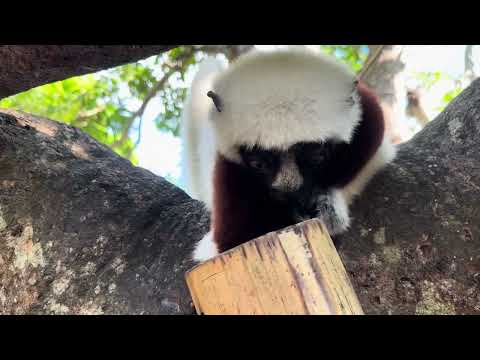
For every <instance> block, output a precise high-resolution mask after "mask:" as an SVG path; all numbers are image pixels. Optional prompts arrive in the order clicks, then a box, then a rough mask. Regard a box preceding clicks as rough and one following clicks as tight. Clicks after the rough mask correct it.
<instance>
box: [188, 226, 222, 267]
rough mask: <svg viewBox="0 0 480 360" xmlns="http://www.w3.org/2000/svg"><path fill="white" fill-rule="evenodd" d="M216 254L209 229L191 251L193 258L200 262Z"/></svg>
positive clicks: (216, 250)
mask: <svg viewBox="0 0 480 360" xmlns="http://www.w3.org/2000/svg"><path fill="white" fill-rule="evenodd" d="M217 255H218V249H217V245H216V244H215V243H214V242H213V236H212V232H211V231H209V232H208V233H206V234H205V236H204V237H203V238H202V240H200V241H199V242H198V243H197V245H196V247H195V251H194V252H193V260H195V261H200V262H202V261H206V260H208V259H211V258H213V257H215V256H217Z"/></svg>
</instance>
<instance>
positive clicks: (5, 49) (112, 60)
mask: <svg viewBox="0 0 480 360" xmlns="http://www.w3.org/2000/svg"><path fill="white" fill-rule="evenodd" d="M173 47H175V45H150V46H143V45H128V46H126V45H125V46H124V45H112V46H100V45H98V46H97V45H92V46H85V45H61V46H60V45H28V46H27V45H2V46H0V99H2V98H4V97H7V96H10V95H14V94H17V93H19V92H22V91H26V90H28V89H31V88H34V87H36V86H39V85H43V84H47V83H50V82H54V81H59V80H64V79H66V78H69V77H72V76H78V75H84V74H88V73H92V72H96V71H100V70H104V69H108V68H111V67H114V66H118V65H123V64H126V63H129V62H135V61H138V60H141V59H144V58H147V57H149V56H153V55H157V54H160V53H162V52H164V51H167V50H169V49H171V48H173Z"/></svg>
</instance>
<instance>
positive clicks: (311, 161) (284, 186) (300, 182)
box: [239, 141, 348, 217]
mask: <svg viewBox="0 0 480 360" xmlns="http://www.w3.org/2000/svg"><path fill="white" fill-rule="evenodd" d="M239 150H240V155H241V158H242V160H243V165H244V166H246V167H247V168H248V169H249V171H251V173H252V175H253V176H255V177H256V178H257V179H258V182H259V183H260V184H261V185H262V186H264V187H265V188H266V190H267V191H269V192H270V194H271V196H272V198H274V199H275V200H276V201H279V202H287V203H288V204H289V207H291V209H292V211H293V212H294V213H295V214H297V215H299V216H300V217H315V216H316V212H315V204H314V199H315V198H317V197H318V195H321V194H325V193H326V192H327V191H328V190H329V189H331V188H332V187H335V185H337V184H336V181H337V179H339V178H341V173H340V172H341V171H342V170H341V167H342V164H345V163H347V162H346V161H345V160H347V159H346V157H347V156H348V155H347V154H348V144H347V143H340V142H334V141H327V142H322V143H316V142H315V143H298V144H295V145H293V146H291V147H290V148H289V149H288V150H287V151H276V150H265V149H262V148H260V147H258V146H256V147H254V148H247V147H246V146H241V147H240V149H239Z"/></svg>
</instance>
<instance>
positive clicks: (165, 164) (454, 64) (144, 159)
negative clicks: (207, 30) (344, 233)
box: [137, 45, 480, 187]
mask: <svg viewBox="0 0 480 360" xmlns="http://www.w3.org/2000/svg"><path fill="white" fill-rule="evenodd" d="M314 46H317V47H318V45H309V47H312V48H313V47H314ZM256 47H257V48H259V49H260V50H270V49H272V48H275V46H272V45H256ZM404 51H405V57H406V63H407V68H406V74H407V80H406V83H407V85H408V86H411V87H415V86H416V81H415V80H413V79H412V75H413V74H414V73H415V72H436V71H440V72H442V73H443V74H445V75H448V76H451V77H453V78H456V77H458V76H460V75H461V74H463V72H464V53H465V45H407V46H406V48H405V50H404ZM477 60H480V59H477ZM478 62H479V64H480V61H478ZM193 75H194V74H193V72H192V73H190V74H187V76H186V82H187V84H189V82H190V81H191V80H192V77H193ZM451 87H452V82H451V81H449V80H441V81H439V82H438V83H437V84H436V85H435V86H434V87H433V88H432V89H430V90H429V91H428V93H425V94H423V100H424V106H425V108H426V112H427V114H428V115H429V116H430V118H434V117H435V116H436V115H437V114H438V113H439V110H438V109H437V108H438V106H439V105H440V104H441V101H440V100H441V97H442V96H443V94H445V93H446V92H447V91H448V90H450V89H451ZM161 109H162V104H161V103H160V102H159V101H158V100H157V101H152V103H151V104H150V105H149V106H148V107H147V109H146V111H145V114H144V118H143V121H142V138H141V142H140V144H139V146H138V149H137V155H138V158H139V166H141V167H143V168H146V169H148V170H150V171H151V172H153V173H155V174H157V175H159V176H162V177H166V178H167V180H170V181H172V182H175V183H176V184H177V185H178V186H180V187H183V185H184V184H183V183H182V182H181V181H180V180H179V179H180V178H181V146H182V145H181V140H180V138H176V137H174V136H173V135H171V134H167V133H162V132H160V131H159V130H158V129H157V128H156V127H155V124H154V121H153V119H154V117H155V115H156V114H158V113H159V111H161ZM404 123H405V126H406V129H405V131H409V129H410V128H416V126H417V125H416V124H415V122H414V121H413V120H412V119H408V118H405V121H404ZM407 128H408V129H407ZM417 130H418V128H417Z"/></svg>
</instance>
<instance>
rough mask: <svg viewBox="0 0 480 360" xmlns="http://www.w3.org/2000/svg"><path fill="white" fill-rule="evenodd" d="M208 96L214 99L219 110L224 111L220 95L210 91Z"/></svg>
mask: <svg viewBox="0 0 480 360" xmlns="http://www.w3.org/2000/svg"><path fill="white" fill-rule="evenodd" d="M207 96H208V97H209V98H211V99H212V101H213V104H214V105H215V107H216V108H217V111H218V112H222V100H221V99H220V96H218V95H217V94H215V93H214V92H213V91H209V92H208V93H207Z"/></svg>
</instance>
